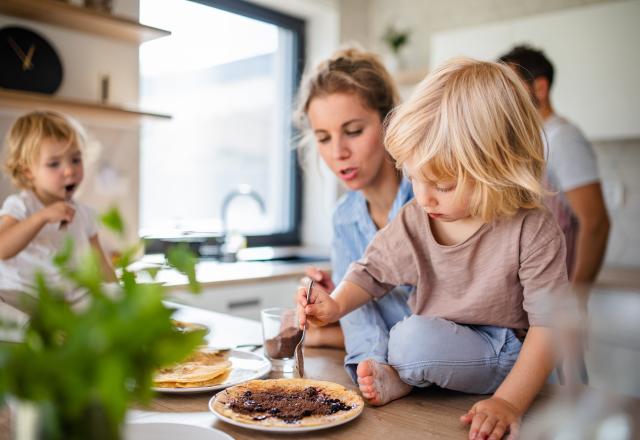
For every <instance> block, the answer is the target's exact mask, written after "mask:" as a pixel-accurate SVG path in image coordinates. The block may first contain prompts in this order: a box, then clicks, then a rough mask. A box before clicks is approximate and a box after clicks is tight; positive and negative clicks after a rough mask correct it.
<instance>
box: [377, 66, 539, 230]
mask: <svg viewBox="0 0 640 440" xmlns="http://www.w3.org/2000/svg"><path fill="white" fill-rule="evenodd" d="M385 145H386V147H387V150H388V151H389V153H390V154H391V156H392V157H393V158H394V159H395V160H396V165H397V166H398V167H402V166H403V164H404V163H406V162H407V161H410V162H411V163H412V164H413V165H414V167H415V168H416V169H417V170H419V172H420V173H421V177H423V178H425V179H426V176H425V175H424V173H425V170H426V168H427V167H428V168H429V170H430V171H431V172H432V173H434V174H435V175H436V177H437V178H438V179H450V178H453V179H455V180H456V182H457V188H456V194H455V195H456V197H460V195H461V194H460V191H461V189H462V188H463V187H464V186H465V184H466V183H469V184H471V187H472V188H473V189H472V195H471V197H470V200H469V209H470V214H471V215H479V216H480V217H481V218H482V219H483V220H485V221H486V222H490V221H492V220H494V219H496V218H498V217H501V216H510V215H513V214H514V213H515V212H516V211H517V210H518V209H520V208H537V207H540V206H541V200H542V197H543V196H544V195H546V194H547V193H546V191H545V190H544V187H543V185H542V177H543V173H544V168H545V158H544V146H543V142H542V137H541V121H540V118H539V116H538V113H537V111H536V109H535V108H534V106H533V104H532V102H531V98H530V96H529V94H528V92H527V90H526V89H525V87H524V85H523V84H522V81H521V80H520V79H519V78H518V76H517V75H516V74H515V73H514V72H513V71H512V70H511V69H510V68H509V67H508V66H506V65H503V64H499V63H493V62H484V61H477V60H473V59H470V58H455V59H453V60H450V61H449V62H447V63H445V64H443V65H442V66H440V67H439V68H437V69H436V70H435V71H433V72H432V73H431V74H430V75H428V76H427V77H426V78H425V79H424V80H423V81H422V82H421V83H420V84H419V85H418V87H417V89H416V91H415V92H414V94H413V96H411V98H410V99H409V100H408V101H407V102H406V103H404V104H403V105H400V106H399V107H398V108H396V110H394V112H393V113H392V115H391V116H390V120H389V121H388V124H387V129H386V136H385Z"/></svg>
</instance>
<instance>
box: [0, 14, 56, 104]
mask: <svg viewBox="0 0 640 440" xmlns="http://www.w3.org/2000/svg"><path fill="white" fill-rule="evenodd" d="M61 83H62V63H61V62H60V58H59V57H58V54H57V53H56V51H55V49H54V48H53V46H52V45H51V44H50V43H49V42H48V41H47V40H46V39H44V37H42V36H40V35H38V34H37V33H35V32H34V31H32V30H29V29H26V28H23V27H19V26H9V27H4V28H2V29H0V87H4V88H7V89H16V90H27V91H30V92H40V93H54V92H55V91H56V90H58V87H60V84H61Z"/></svg>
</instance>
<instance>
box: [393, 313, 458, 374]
mask: <svg viewBox="0 0 640 440" xmlns="http://www.w3.org/2000/svg"><path fill="white" fill-rule="evenodd" d="M450 325H455V324H453V323H451V322H450V321H447V320H445V319H442V318H436V317H427V316H419V315H411V316H410V317H408V318H406V319H404V320H403V321H400V322H399V323H398V324H396V325H395V326H394V327H393V328H392V329H391V332H390V333H389V351H388V359H389V363H390V364H391V365H400V364H406V363H411V362H418V361H425V360H428V359H438V358H439V357H440V356H439V353H440V351H441V350H443V349H444V348H445V347H443V344H442V342H443V341H444V340H446V338H443V332H445V331H446V328H447V327H449V326H450ZM445 345H446V344H445Z"/></svg>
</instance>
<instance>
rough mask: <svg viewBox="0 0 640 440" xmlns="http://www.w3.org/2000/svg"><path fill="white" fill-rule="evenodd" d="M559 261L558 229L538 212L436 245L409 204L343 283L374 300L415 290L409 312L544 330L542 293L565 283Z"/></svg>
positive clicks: (518, 215)
mask: <svg viewBox="0 0 640 440" xmlns="http://www.w3.org/2000/svg"><path fill="white" fill-rule="evenodd" d="M565 255H566V250H565V243H564V237H563V235H562V231H561V230H560V228H559V227H558V224H557V223H556V221H555V220H554V218H553V216H552V215H551V213H550V212H549V211H548V210H546V209H521V210H519V211H518V212H517V213H516V214H515V215H514V216H512V217H509V218H502V219H499V220H496V221H494V222H493V223H491V224H485V225H483V226H482V227H481V228H480V229H479V230H478V231H476V233H474V234H473V235H472V236H471V237H469V238H468V239H467V240H465V241H464V242H462V243H459V244H456V245H453V246H443V245H441V244H439V243H438V242H436V240H435V238H434V236H433V234H432V231H431V227H430V224H429V217H428V216H427V214H426V213H425V212H424V210H423V209H422V208H421V207H420V206H419V205H418V204H417V203H416V201H415V200H413V201H411V202H410V203H408V204H407V205H406V206H405V207H404V208H403V209H402V210H401V211H400V213H399V214H398V215H397V217H396V218H395V219H394V220H393V221H392V222H391V223H390V224H388V225H387V226H386V227H385V228H383V229H382V230H380V232H379V233H378V234H377V235H376V236H375V238H374V239H373V241H372V242H371V244H370V245H369V247H368V248H367V250H366V252H365V254H364V256H363V257H362V259H360V260H359V261H357V262H355V263H353V264H351V266H350V267H349V271H348V272H347V275H346V276H345V278H344V279H345V280H346V281H350V282H353V283H355V284H357V285H358V286H360V287H362V288H363V289H364V290H366V291H367V292H368V293H369V294H370V295H371V296H372V297H374V298H379V297H382V296H383V295H384V294H385V293H387V292H388V291H389V290H391V288H393V287H394V286H398V285H411V286H416V289H415V292H414V293H413V295H412V296H411V298H410V299H409V306H410V307H411V310H412V312H413V313H414V314H418V315H424V316H437V317H440V318H444V319H448V320H450V321H454V322H456V323H459V324H469V325H494V326H500V327H508V328H513V329H524V328H528V327H529V326H535V325H550V323H551V322H550V320H551V316H550V307H549V306H550V304H549V303H548V299H549V297H548V295H547V294H548V293H554V292H559V291H561V290H562V288H564V287H566V286H567V285H568V280H567V269H566V264H565Z"/></svg>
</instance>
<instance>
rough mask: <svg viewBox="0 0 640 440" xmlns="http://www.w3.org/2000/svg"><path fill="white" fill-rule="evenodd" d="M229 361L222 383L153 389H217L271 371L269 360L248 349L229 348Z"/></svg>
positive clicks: (178, 392)
mask: <svg viewBox="0 0 640 440" xmlns="http://www.w3.org/2000/svg"><path fill="white" fill-rule="evenodd" d="M229 361H231V374H229V377H227V379H226V380H225V381H224V382H222V383H219V384H216V385H210V386H206V387H193V388H153V389H154V391H158V392H160V393H176V394H184V393H202V392H205V391H217V390H222V389H224V388H227V387H230V386H233V385H238V384H240V383H242V382H246V381H248V380H253V379H261V378H263V377H264V376H266V375H267V374H269V372H270V371H271V362H269V361H268V360H267V359H266V358H265V357H264V356H261V355H259V354H256V353H250V352H248V351H241V350H230V353H229Z"/></svg>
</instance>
